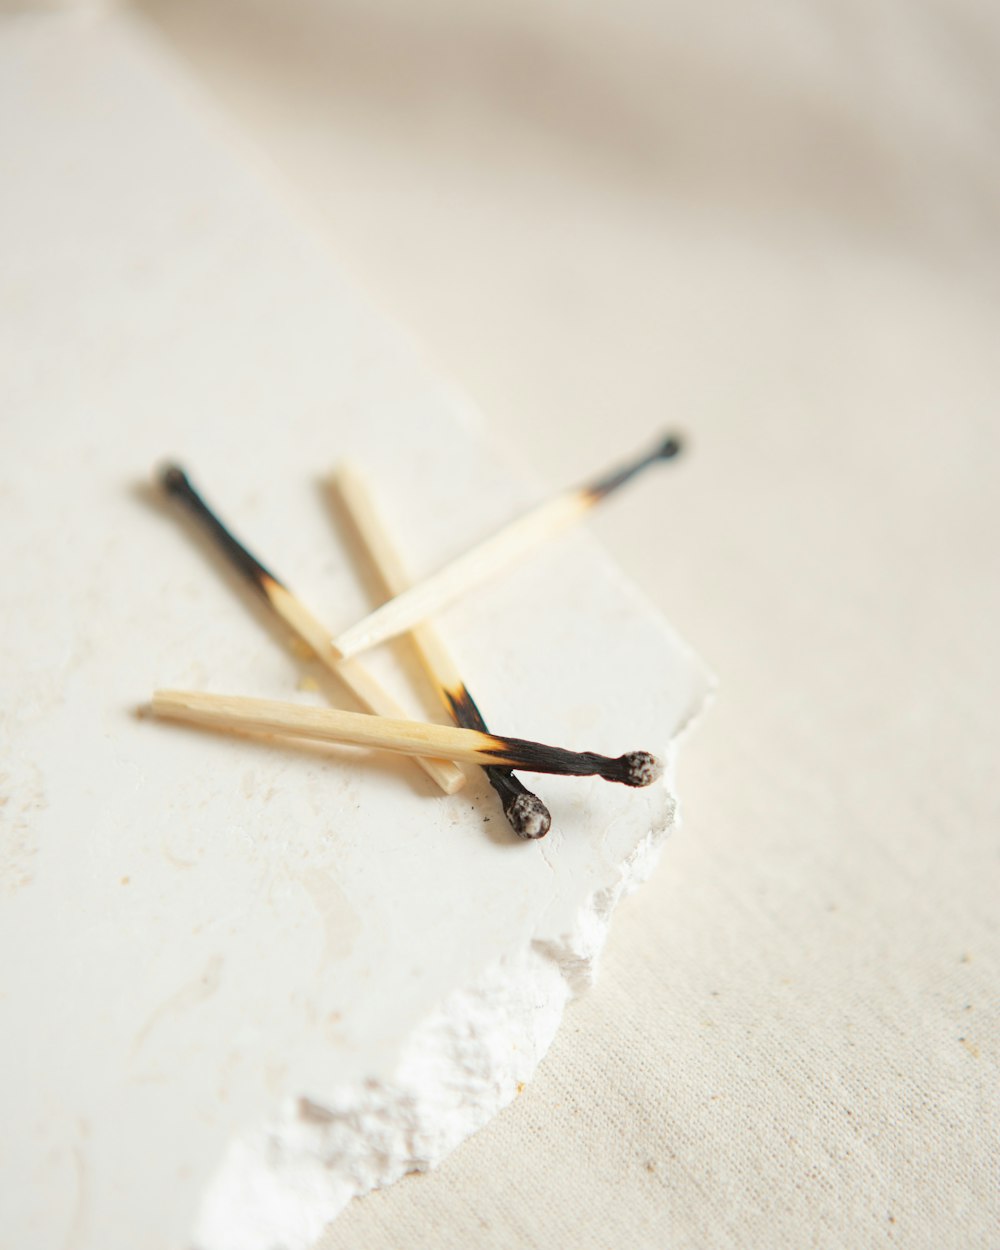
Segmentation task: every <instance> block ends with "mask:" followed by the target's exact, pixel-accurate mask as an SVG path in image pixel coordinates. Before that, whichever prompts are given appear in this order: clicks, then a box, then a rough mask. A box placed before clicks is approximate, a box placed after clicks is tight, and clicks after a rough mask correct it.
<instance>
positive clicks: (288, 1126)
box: [193, 782, 677, 1250]
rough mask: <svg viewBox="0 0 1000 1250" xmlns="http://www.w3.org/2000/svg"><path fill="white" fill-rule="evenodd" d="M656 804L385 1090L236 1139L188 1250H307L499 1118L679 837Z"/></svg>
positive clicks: (449, 1007)
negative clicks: (554, 922) (621, 850)
mask: <svg viewBox="0 0 1000 1250" xmlns="http://www.w3.org/2000/svg"><path fill="white" fill-rule="evenodd" d="M663 784H664V785H665V786H666V785H667V784H668V783H667V782H664V783H663ZM666 800H667V801H666V802H665V804H664V805H663V809H662V818H661V820H660V821H659V822H658V823H657V825H656V826H655V827H654V828H652V829H651V830H650V831H649V833H647V834H646V835H645V837H643V838H642V839H641V840H640V841H639V843H638V844H637V845H636V846H635V847H634V848H633V850H632V851H631V852H630V853H629V855H628V856H627V857H626V858H625V859H624V860H623V861H622V862H621V863H620V864H619V868H618V875H617V877H616V878H615V880H614V881H613V883H612V884H610V885H608V886H605V887H604V888H602V889H600V890H597V891H595V892H594V893H593V894H592V895H591V896H590V898H589V899H588V900H587V902H586V904H585V905H584V906H583V907H581V909H580V910H579V912H578V913H577V916H576V923H575V926H574V927H573V929H572V931H571V932H569V933H566V934H564V935H562V936H560V937H559V939H558V940H551V939H548V940H545V941H540V940H535V941H533V942H531V943H530V944H529V945H528V946H527V947H526V948H524V949H523V950H521V951H520V952H519V953H518V954H517V955H516V956H515V957H513V958H512V957H507V958H505V959H504V960H503V961H502V962H498V963H497V964H495V965H493V966H492V967H490V968H489V969H487V970H486V971H485V972H484V973H483V974H482V975H481V976H480V977H479V978H478V980H477V981H476V982H475V983H474V984H472V985H470V986H469V987H467V988H466V989H463V990H459V991H456V992H455V993H453V994H452V995H450V997H449V998H448V999H447V1000H446V1001H445V1002H444V1003H443V1004H442V1005H441V1007H440V1008H438V1009H437V1010H436V1011H435V1012H434V1013H433V1014H432V1015H431V1016H430V1017H428V1018H427V1019H426V1020H425V1021H424V1022H423V1024H422V1025H420V1026H419V1027H418V1028H417V1029H416V1031H415V1032H414V1033H413V1035H412V1036H411V1037H410V1038H409V1040H408V1041H407V1043H406V1044H405V1046H404V1048H403V1051H402V1054H401V1057H400V1061H399V1064H398V1066H397V1069H396V1072H395V1074H394V1079H393V1080H391V1081H369V1082H366V1083H365V1084H364V1085H363V1086H351V1087H344V1088H343V1089H341V1090H339V1091H338V1092H337V1094H336V1096H335V1097H332V1098H329V1099H326V1100H325V1101H324V1103H323V1105H322V1106H319V1105H317V1104H315V1103H311V1102H308V1101H306V1100H304V1099H288V1100H286V1101H285V1102H284V1104H283V1105H282V1106H281V1107H280V1108H279V1110H278V1112H277V1114H276V1115H275V1117H274V1118H273V1119H271V1120H270V1121H269V1122H267V1123H266V1124H264V1125H261V1126H259V1127H258V1128H257V1129H255V1130H254V1131H252V1132H248V1133H245V1134H243V1135H241V1136H240V1137H238V1138H236V1139H234V1140H233V1141H232V1142H231V1143H230V1146H229V1148H228V1150H227V1152H226V1155H225V1157H224V1159H223V1161H222V1164H221V1166H220V1167H219V1169H218V1171H217V1172H216V1174H215V1176H214V1177H213V1179H212V1181H211V1183H210V1185H209V1187H208V1189H207V1191H206V1193H205V1196H204V1199H203V1202H202V1206H201V1209H200V1211H199V1214H198V1219H197V1222H196V1225H195V1231H194V1236H193V1245H194V1247H195V1248H196V1250H308V1247H310V1246H311V1245H312V1244H313V1243H314V1242H315V1240H316V1239H317V1237H318V1236H319V1235H320V1233H321V1232H322V1230H323V1228H324V1226H325V1225H326V1224H328V1223H329V1222H330V1221H331V1220H333V1219H334V1218H336V1216H337V1215H338V1214H339V1213H340V1212H341V1211H342V1210H343V1209H344V1207H345V1206H346V1205H347V1203H348V1202H350V1200H351V1199H352V1198H353V1197H355V1196H357V1195H360V1194H365V1193H368V1192H369V1191H370V1190H372V1189H377V1188H379V1187H381V1186H383V1185H390V1184H392V1182H393V1181H396V1180H398V1179H399V1178H400V1177H401V1176H404V1175H405V1174H406V1173H407V1172H423V1171H427V1170H428V1169H429V1168H433V1167H435V1166H436V1165H437V1164H438V1163H440V1162H441V1161H442V1160H443V1159H444V1158H445V1157H446V1156H447V1155H448V1154H450V1152H451V1151H452V1150H454V1149H455V1147H456V1146H458V1145H460V1144H461V1143H462V1142H463V1141H465V1139H466V1138H467V1137H470V1136H471V1135H472V1134H473V1133H474V1132H476V1130H477V1129H480V1128H482V1126H483V1125H484V1124H486V1123H487V1122H488V1121H489V1120H490V1119H492V1118H493V1116H495V1115H496V1114H497V1112H498V1111H501V1110H502V1109H503V1108H504V1107H505V1106H507V1104H508V1103H509V1102H511V1101H512V1100H513V1099H514V1098H515V1097H516V1096H517V1094H518V1093H519V1092H520V1090H521V1089H523V1088H524V1085H525V1084H526V1083H527V1082H528V1081H529V1080H530V1079H531V1077H532V1076H533V1075H534V1072H535V1069H536V1068H537V1067H538V1064H539V1063H540V1062H541V1060H542V1058H543V1057H544V1056H545V1053H546V1052H547V1050H548V1049H549V1046H550V1045H551V1043H552V1040H553V1038H554V1037H555V1034H556V1030H557V1029H558V1028H559V1024H560V1021H561V1020H562V1016H563V1011H564V1009H565V1007H566V1004H567V1003H568V1002H569V1001H570V1000H571V999H572V998H574V997H576V996H577V995H579V994H580V993H582V992H583V991H584V990H585V989H587V988H588V987H589V986H590V985H591V984H592V983H593V980H594V977H595V974H596V971H597V962H598V959H599V956H600V953H601V950H602V949H603V947H604V943H605V941H606V939H607V935H608V929H609V926H610V923H611V917H612V914H613V912H614V910H615V908H616V907H617V905H618V903H619V901H620V900H621V899H622V898H623V897H624V896H625V895H626V894H630V893H631V892H632V891H633V890H635V889H636V888H637V887H638V886H639V885H641V884H642V882H643V881H645V880H646V879H647V877H648V876H649V875H650V873H651V872H652V870H653V868H654V867H655V865H656V862H657V860H658V858H659V854H660V850H661V848H662V845H663V842H664V840H665V839H666V837H667V834H668V833H669V832H670V831H671V830H672V829H673V828H674V827H675V825H676V824H677V804H676V800H675V799H674V797H673V795H672V794H671V793H670V791H669V790H668V791H667V795H666Z"/></svg>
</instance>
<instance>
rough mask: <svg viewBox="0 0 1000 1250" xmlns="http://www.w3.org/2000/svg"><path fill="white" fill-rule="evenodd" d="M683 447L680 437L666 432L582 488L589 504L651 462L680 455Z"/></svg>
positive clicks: (597, 500)
mask: <svg viewBox="0 0 1000 1250" xmlns="http://www.w3.org/2000/svg"><path fill="white" fill-rule="evenodd" d="M683 449H684V444H683V442H682V441H681V439H680V437H679V436H678V435H677V434H668V435H666V436H665V437H664V438H662V439H660V441H659V442H658V443H657V444H656V446H655V447H653V448H652V450H651V451H647V452H643V453H642V455H639V456H636V457H635V458H634V459H633V460H630V461H629V462H628V464H623V465H621V466H620V467H619V468H617V469H612V470H611V472H609V473H605V474H603V475H602V476H600V477H598V478H595V479H594V480H593V481H592V482H588V483H587V485H586V486H584V487H583V488H582V489H583V491H584V493H585V494H586V495H588V496H589V501H590V503H591V504H595V503H600V501H601V500H602V499H604V498H605V497H606V496H608V495H610V494H611V492H612V491H616V490H617V489H618V488H619V487H620V486H624V485H625V483H626V482H630V481H631V480H632V478H634V477H635V476H636V474H637V473H641V472H642V471H643V469H646V468H648V467H649V466H650V465H651V464H657V463H658V462H659V461H661V460H673V458H674V457H675V456H679V455H680V453H681V452H682V451H683Z"/></svg>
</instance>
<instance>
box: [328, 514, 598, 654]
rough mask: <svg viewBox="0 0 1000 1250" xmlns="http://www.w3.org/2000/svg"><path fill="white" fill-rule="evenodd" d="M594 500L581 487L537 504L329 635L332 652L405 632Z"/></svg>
mask: <svg viewBox="0 0 1000 1250" xmlns="http://www.w3.org/2000/svg"><path fill="white" fill-rule="evenodd" d="M592 503H593V500H592V499H591V498H590V497H589V496H588V495H587V493H586V492H585V491H580V490H573V491H566V492H565V493H563V494H561V495H556V496H555V498H554V499H550V500H548V502H546V503H543V504H540V505H539V506H538V507H537V508H533V509H532V510H531V511H530V512H528V513H527V514H526V515H525V516H522V517H519V518H518V519H517V520H516V521H513V522H512V523H511V524H510V525H507V526H505V527H504V528H503V529H501V530H498V531H497V533H495V534H493V535H492V537H490V538H487V539H486V540H485V541H484V542H482V543H480V544H479V545H478V546H477V547H473V548H472V550H471V551H467V552H465V553H464V555H460V556H458V558H457V559H455V560H452V561H451V563H449V564H446V565H445V566H444V567H443V568H441V569H438V571H437V572H436V573H432V574H431V575H430V576H429V577H426V578H424V580H423V581H421V582H417V583H416V584H415V585H413V586H411V587H410V588H409V589H408V590H404V591H403V592H402V593H401V594H397V595H396V597H395V598H394V599H390V600H389V601H388V603H384V604H383V605H382V606H381V607H380V608H376V609H375V611H374V612H372V613H370V614H369V615H368V616H366V617H365V618H364V620H361V621H359V622H358V623H357V624H356V625H352V626H351V628H350V629H347V630H345V631H344V632H343V633H342V634H338V635H337V637H336V638H334V639H333V648H334V650H335V651H336V652H337V653H338V654H339V655H341V656H343V657H345V658H348V657H350V656H355V655H358V654H359V653H360V652H362V651H367V650H368V649H369V647H374V646H377V645H378V644H379V643H381V642H386V641H387V640H388V639H390V638H395V637H396V636H397V635H399V634H403V633H406V632H407V630H410V629H412V628H413V627H414V625H417V624H419V623H420V622H421V621H424V620H426V619H427V618H428V617H430V616H433V615H434V614H435V613H437V612H439V611H440V610H441V609H442V608H443V607H446V606H447V605H448V604H449V603H453V602H454V601H455V600H456V599H458V598H460V597H461V596H462V595H463V594H465V593H466V592H467V591H468V590H470V589H472V588H473V587H475V586H478V585H480V584H481V583H482V582H485V581H488V580H489V578H491V577H493V576H494V575H495V574H497V573H499V572H500V571H501V570H502V569H505V568H507V567H508V566H509V565H511V564H515V563H516V562H517V561H518V560H519V559H521V557H523V556H525V555H526V554H527V553H528V552H529V551H531V550H533V549H534V548H535V547H537V546H539V545H540V544H541V543H543V542H544V541H546V540H547V539H550V538H553V537H555V535H557V534H559V533H561V532H562V531H563V530H566V529H569V528H570V526H571V525H573V524H574V522H576V521H578V520H579V519H580V517H581V516H583V514H584V513H585V512H586V511H587V510H588V509H589V508H590V507H591V506H592Z"/></svg>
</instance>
